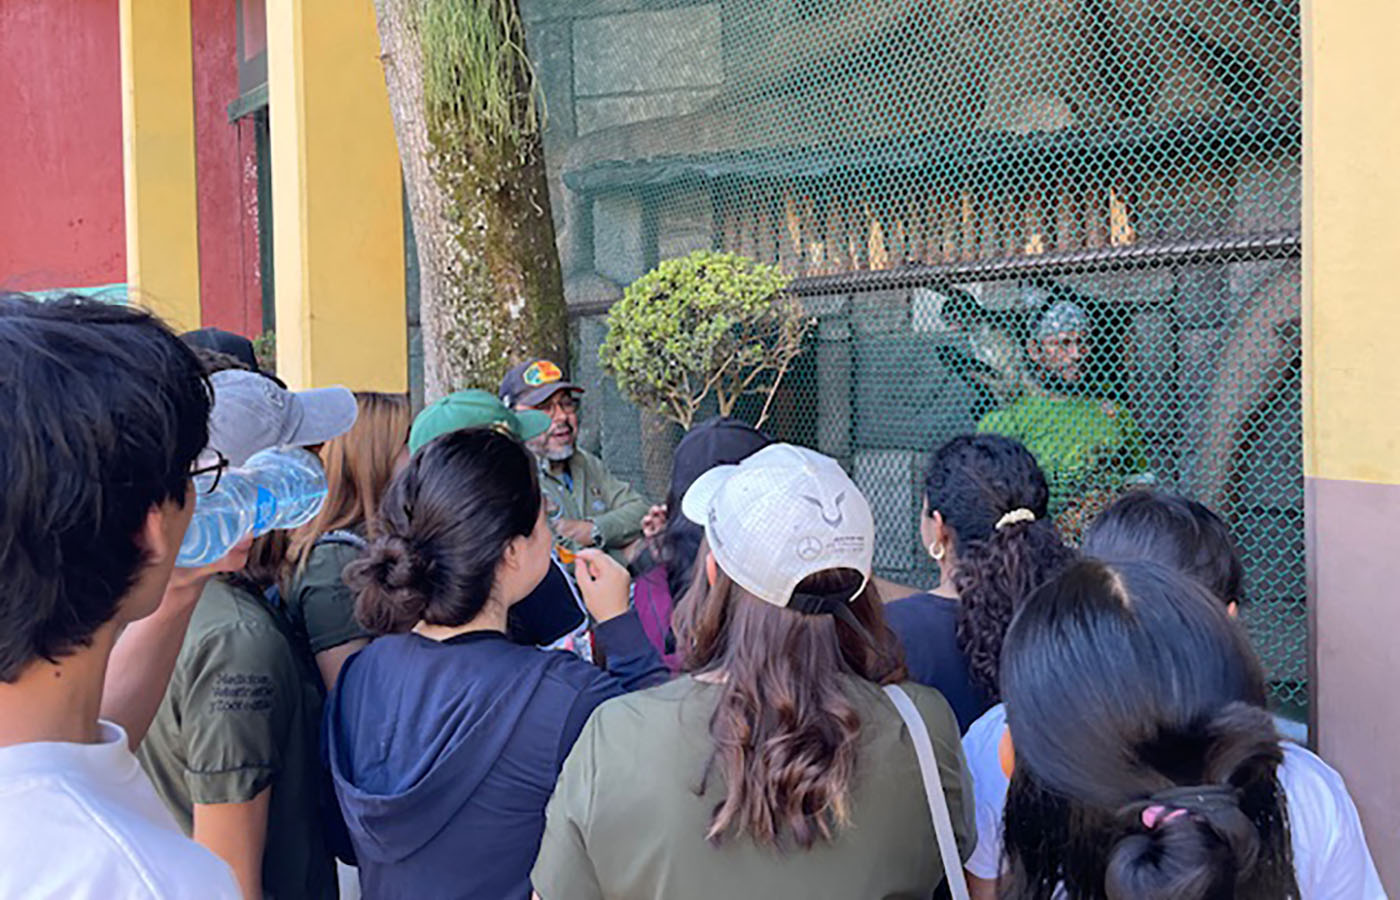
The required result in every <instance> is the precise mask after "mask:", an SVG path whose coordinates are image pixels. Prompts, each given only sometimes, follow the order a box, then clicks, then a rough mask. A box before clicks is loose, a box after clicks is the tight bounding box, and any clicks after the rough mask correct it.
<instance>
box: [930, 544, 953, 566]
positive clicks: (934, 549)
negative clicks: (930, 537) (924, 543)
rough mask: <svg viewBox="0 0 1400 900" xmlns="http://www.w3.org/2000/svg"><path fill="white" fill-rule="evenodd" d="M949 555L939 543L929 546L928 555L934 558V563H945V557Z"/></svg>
mask: <svg viewBox="0 0 1400 900" xmlns="http://www.w3.org/2000/svg"><path fill="white" fill-rule="evenodd" d="M947 553H948V551H946V550H944V549H943V545H942V544H940V543H938V541H934V542H933V543H931V544H929V545H928V555H929V556H932V557H933V561H934V562H943V557H944V556H946V555H947Z"/></svg>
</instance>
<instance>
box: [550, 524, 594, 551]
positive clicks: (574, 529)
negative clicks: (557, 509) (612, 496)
mask: <svg viewBox="0 0 1400 900" xmlns="http://www.w3.org/2000/svg"><path fill="white" fill-rule="evenodd" d="M554 533H555V534H557V535H558V536H559V537H561V538H563V539H564V540H568V541H573V542H574V543H575V544H577V545H579V546H580V547H592V546H593V523H592V522H590V521H588V520H587V519H559V520H558V521H556V522H555V523H554Z"/></svg>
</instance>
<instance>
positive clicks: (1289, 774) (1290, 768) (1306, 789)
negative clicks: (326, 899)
mask: <svg viewBox="0 0 1400 900" xmlns="http://www.w3.org/2000/svg"><path fill="white" fill-rule="evenodd" d="M1282 745H1283V765H1281V766H1279V768H1278V781H1279V786H1280V787H1281V788H1283V793H1284V795H1285V796H1286V797H1287V798H1288V809H1289V812H1290V813H1292V814H1293V816H1294V818H1295V819H1297V820H1299V821H1300V822H1306V823H1307V824H1309V825H1315V826H1318V827H1319V828H1321V829H1326V830H1329V831H1330V826H1332V825H1334V824H1335V820H1336V817H1337V816H1338V815H1339V814H1340V813H1341V812H1342V811H1344V810H1346V809H1347V808H1349V807H1351V806H1352V801H1351V795H1350V794H1349V793H1348V792H1347V786H1346V782H1345V781H1344V780H1343V779H1342V776H1341V774H1340V773H1338V772H1337V770H1336V769H1334V768H1332V767H1331V766H1329V765H1328V764H1327V763H1326V762H1324V761H1323V759H1322V757H1320V756H1318V755H1317V754H1315V753H1313V752H1312V751H1311V750H1309V749H1307V748H1306V747H1301V746H1299V745H1297V744H1294V743H1292V742H1289V741H1284V742H1283V744H1282ZM1310 830H1311V829H1310Z"/></svg>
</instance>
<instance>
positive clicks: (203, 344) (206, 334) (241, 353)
mask: <svg viewBox="0 0 1400 900" xmlns="http://www.w3.org/2000/svg"><path fill="white" fill-rule="evenodd" d="M180 340H182V341H184V342H185V344H186V345H187V346H190V347H197V348H199V349H201V350H213V351H214V352H215V353H223V354H225V355H228V356H232V357H233V358H234V359H236V360H238V361H239V362H241V363H243V365H245V366H247V367H248V369H249V371H252V372H257V373H258V374H259V375H262V376H264V377H267V378H271V379H272V380H273V381H275V382H276V383H277V384H278V385H279V386H281V387H284V388H285V387H286V386H287V383H286V382H284V381H283V380H282V379H280V378H278V377H277V376H276V375H274V374H272V373H271V372H265V371H263V369H262V367H261V366H259V365H258V355H257V353H256V352H255V351H254V350H253V342H252V341H250V340H248V339H247V338H245V337H244V336H243V335H241V334H234V333H233V332H232V331H224V330H223V329H222V328H200V329H198V330H196V331H186V332H185V333H184V334H182V335H180Z"/></svg>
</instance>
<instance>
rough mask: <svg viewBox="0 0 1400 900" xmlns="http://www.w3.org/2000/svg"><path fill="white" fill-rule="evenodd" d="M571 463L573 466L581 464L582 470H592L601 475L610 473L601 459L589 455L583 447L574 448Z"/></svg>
mask: <svg viewBox="0 0 1400 900" xmlns="http://www.w3.org/2000/svg"><path fill="white" fill-rule="evenodd" d="M570 462H571V464H575V463H576V464H580V468H587V469H590V470H592V471H593V472H596V473H598V474H600V475H602V474H607V471H608V467H607V466H606V465H605V464H604V463H603V460H602V459H601V458H600V457H598V456H595V455H593V454H592V453H589V452H588V451H587V450H585V449H583V448H582V447H575V448H574V455H573V459H572V460H571V461H570Z"/></svg>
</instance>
